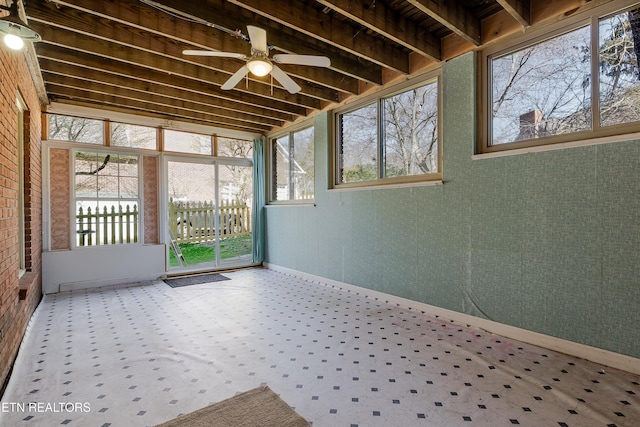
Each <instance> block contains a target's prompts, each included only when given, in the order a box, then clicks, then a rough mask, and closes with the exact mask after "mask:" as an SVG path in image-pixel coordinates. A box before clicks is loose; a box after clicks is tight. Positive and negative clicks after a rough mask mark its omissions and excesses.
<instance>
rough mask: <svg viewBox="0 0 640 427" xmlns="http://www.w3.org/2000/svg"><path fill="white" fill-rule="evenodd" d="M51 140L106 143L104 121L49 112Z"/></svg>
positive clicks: (48, 122)
mask: <svg viewBox="0 0 640 427" xmlns="http://www.w3.org/2000/svg"><path fill="white" fill-rule="evenodd" d="M47 130H48V135H47V138H48V139H50V140H58V141H69V142H84V143H87V144H100V145H102V144H104V122H103V121H102V120H95V119H86V118H82V117H73V116H63V115H60V114H47Z"/></svg>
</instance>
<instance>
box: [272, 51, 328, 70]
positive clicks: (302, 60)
mask: <svg viewBox="0 0 640 427" xmlns="http://www.w3.org/2000/svg"><path fill="white" fill-rule="evenodd" d="M273 60H274V61H276V62H277V63H279V64H295V65H312V66H314V67H328V66H330V65H331V60H330V59H329V58H327V57H326V56H315V55H291V54H286V53H285V54H278V55H273Z"/></svg>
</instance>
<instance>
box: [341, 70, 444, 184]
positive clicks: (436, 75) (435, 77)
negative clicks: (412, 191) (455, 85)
mask: <svg viewBox="0 0 640 427" xmlns="http://www.w3.org/2000/svg"><path fill="white" fill-rule="evenodd" d="M432 83H435V84H436V87H437V91H438V93H437V101H436V103H437V109H438V114H437V127H438V129H437V135H438V142H437V164H438V171H437V172H433V173H426V174H416V175H403V176H394V177H382V176H383V175H384V170H383V169H384V165H383V162H382V159H383V152H384V143H383V142H384V141H383V138H382V136H381V135H382V134H383V130H384V123H383V111H384V106H383V103H384V101H385V100H386V99H389V98H392V97H394V96H396V95H399V94H402V93H404V92H408V91H410V90H412V89H415V88H418V87H421V86H426V85H428V84H432ZM442 91H443V86H442V69H441V68H440V67H438V68H437V69H434V70H431V71H429V72H426V73H424V74H422V75H420V76H419V77H415V78H411V79H407V80H405V81H404V82H402V83H400V84H395V85H392V86H390V87H388V88H386V89H383V90H381V91H379V92H376V93H374V94H371V95H369V96H365V97H363V98H360V99H358V100H357V101H356V102H354V103H353V104H349V105H346V106H344V107H341V108H338V109H335V110H334V111H333V115H332V125H333V126H332V127H333V129H332V135H333V141H332V143H331V144H330V146H331V150H330V159H331V161H330V165H331V166H330V182H329V189H330V190H343V189H359V188H372V187H382V188H385V187H389V186H394V185H400V186H415V185H421V184H439V183H442V176H443V175H442V146H443V138H442V136H443V111H444V109H443V94H442ZM372 104H375V105H376V106H377V115H376V122H377V123H376V130H377V141H376V144H377V146H376V149H377V152H376V153H377V159H376V172H377V174H378V177H377V179H374V180H369V181H358V182H342V177H341V170H342V164H341V163H342V159H341V156H340V155H339V153H340V152H341V146H342V143H341V132H340V117H341V116H342V115H344V114H348V113H350V112H354V111H357V110H359V109H361V108H365V107H367V106H370V105H372Z"/></svg>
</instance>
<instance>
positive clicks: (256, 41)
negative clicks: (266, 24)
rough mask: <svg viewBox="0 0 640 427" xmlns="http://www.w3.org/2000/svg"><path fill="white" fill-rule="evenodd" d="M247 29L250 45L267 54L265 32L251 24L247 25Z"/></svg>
mask: <svg viewBox="0 0 640 427" xmlns="http://www.w3.org/2000/svg"><path fill="white" fill-rule="evenodd" d="M247 31H248V32H249V40H251V47H252V48H254V49H255V50H259V51H260V52H264V53H265V54H267V53H268V51H267V32H266V31H265V30H263V29H262V28H258V27H254V26H253V25H247Z"/></svg>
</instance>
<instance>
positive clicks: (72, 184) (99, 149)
mask: <svg viewBox="0 0 640 427" xmlns="http://www.w3.org/2000/svg"><path fill="white" fill-rule="evenodd" d="M70 144H73V147H69V145H70ZM65 147H67V148H71V149H70V150H69V155H70V156H71V158H70V162H69V168H70V170H69V188H70V189H71V191H70V198H69V199H70V201H69V218H70V221H69V222H70V224H69V226H70V228H71V229H70V230H69V232H70V238H71V250H91V249H93V248H99V247H107V246H108V247H117V246H121V245H127V246H139V245H143V244H144V183H143V175H144V173H143V172H144V171H143V164H142V162H143V157H144V155H143V154H140V153H134V152H132V151H126V150H119V149H117V150H114V149H113V148H110V147H104V146H100V145H98V146H95V145H92V144H84V146H82V147H79V146H76V143H65ZM77 152H95V153H103V154H115V155H123V156H136V157H137V158H138V198H137V203H138V241H137V242H132V243H116V244H108V245H102V244H100V245H91V246H79V245H78V244H77V242H76V227H77V224H76V201H77V199H76V179H75V177H76V174H75V158H76V153H77ZM124 200H133V199H124Z"/></svg>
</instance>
